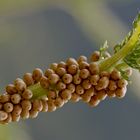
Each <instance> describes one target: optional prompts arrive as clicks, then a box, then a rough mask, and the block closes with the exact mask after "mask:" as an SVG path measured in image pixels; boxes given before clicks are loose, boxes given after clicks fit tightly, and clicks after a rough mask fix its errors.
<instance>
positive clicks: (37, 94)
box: [28, 83, 48, 99]
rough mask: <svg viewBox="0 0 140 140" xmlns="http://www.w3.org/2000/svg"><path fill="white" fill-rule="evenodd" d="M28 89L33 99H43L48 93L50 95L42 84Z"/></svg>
mask: <svg viewBox="0 0 140 140" xmlns="http://www.w3.org/2000/svg"><path fill="white" fill-rule="evenodd" d="M28 89H30V90H31V91H32V93H33V98H32V99H38V98H41V97H43V96H46V95H47V93H48V91H47V89H44V88H42V87H41V85H40V83H37V84H35V85H32V86H29V87H28Z"/></svg>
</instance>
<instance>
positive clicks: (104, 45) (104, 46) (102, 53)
mask: <svg viewBox="0 0 140 140" xmlns="http://www.w3.org/2000/svg"><path fill="white" fill-rule="evenodd" d="M108 48H109V46H108V43H107V40H106V41H105V42H104V44H103V46H102V47H101V48H100V50H99V51H100V59H102V58H104V56H105V53H106V52H107V49H108Z"/></svg>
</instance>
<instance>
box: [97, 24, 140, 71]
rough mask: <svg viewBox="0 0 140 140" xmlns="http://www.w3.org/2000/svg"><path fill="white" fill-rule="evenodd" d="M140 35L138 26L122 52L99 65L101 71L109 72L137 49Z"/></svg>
mask: <svg viewBox="0 0 140 140" xmlns="http://www.w3.org/2000/svg"><path fill="white" fill-rule="evenodd" d="M139 34H140V26H138V27H137V28H136V29H135V30H134V31H133V34H132V36H131V38H130V39H129V41H128V42H127V43H126V44H125V45H124V46H123V47H122V49H121V50H120V51H118V52H117V53H115V54H114V55H113V56H112V57H110V58H108V59H107V60H105V61H102V62H101V63H100V64H99V67H100V70H101V71H104V70H108V69H110V68H111V67H113V66H114V65H116V64H117V63H118V62H120V61H121V60H122V59H123V58H124V57H125V56H126V55H128V53H129V52H130V51H131V50H132V49H133V48H134V47H135V45H134V44H135V43H136V42H137V41H138V39H139Z"/></svg>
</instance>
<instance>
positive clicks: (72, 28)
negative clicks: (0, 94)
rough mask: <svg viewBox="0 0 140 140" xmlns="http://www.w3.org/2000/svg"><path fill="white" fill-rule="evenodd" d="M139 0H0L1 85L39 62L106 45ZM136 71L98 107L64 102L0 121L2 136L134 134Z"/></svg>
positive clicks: (105, 139)
mask: <svg viewBox="0 0 140 140" xmlns="http://www.w3.org/2000/svg"><path fill="white" fill-rule="evenodd" d="M139 10H140V1H139V0H133V1H131V0H12V1H11V0H0V64H1V66H0V84H1V86H0V88H1V91H3V90H4V86H5V85H6V84H8V83H11V81H13V80H14V79H15V78H17V77H22V75H23V74H24V73H25V72H31V71H32V70H33V69H34V68H36V67H40V68H42V69H43V70H45V68H47V67H48V66H49V64H50V63H53V62H59V61H61V60H65V59H66V58H68V57H75V58H77V57H78V56H79V55H86V56H89V55H90V54H91V53H92V52H93V51H94V50H97V49H99V47H100V46H101V45H102V44H103V42H104V41H105V40H108V43H109V45H110V46H111V47H110V50H112V47H113V46H114V45H115V44H116V43H118V42H119V41H121V40H122V39H123V38H124V37H125V35H126V34H127V32H128V31H129V30H130V29H131V28H132V21H133V19H134V18H135V16H136V15H137V13H138V11H139ZM139 80H140V74H139V73H138V72H136V71H135V72H134V74H133V78H132V84H131V85H130V86H129V90H128V92H127V95H126V97H125V98H124V99H122V100H118V99H111V100H110V99H107V100H105V101H104V102H102V103H101V104H100V105H99V106H98V107H96V108H90V107H88V106H87V105H86V104H84V103H82V102H80V103H76V104H72V103H68V104H66V105H65V106H64V107H63V108H62V109H58V110H57V111H55V112H53V113H41V114H40V115H39V117H38V118H37V119H33V120H27V121H21V122H20V123H12V124H9V125H7V126H0V140H22V139H26V140H87V139H92V140H111V139H113V140H118V139H119V140H132V139H133V140H138V139H140V133H139V130H140V121H139V118H140V108H139V106H140V93H139V90H140V86H139Z"/></svg>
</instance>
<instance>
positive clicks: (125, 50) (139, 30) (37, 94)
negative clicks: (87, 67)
mask: <svg viewBox="0 0 140 140" xmlns="http://www.w3.org/2000/svg"><path fill="white" fill-rule="evenodd" d="M139 35H140V26H137V27H136V28H135V29H134V30H133V34H132V36H131V38H130V39H129V40H128V42H127V43H126V44H125V45H124V46H123V47H122V48H121V49H120V50H119V51H118V52H117V53H115V54H114V55H113V56H112V57H110V58H108V59H106V60H103V61H101V62H100V63H99V67H100V71H105V70H109V69H111V68H113V67H114V66H115V67H116V68H117V69H125V68H127V67H129V66H128V65H127V64H126V63H125V62H123V61H122V60H123V58H124V57H125V56H126V55H128V54H129V52H130V51H132V50H133V49H134V47H135V43H136V42H137V41H138V39H139ZM52 88H55V87H52ZM28 89H30V90H31V91H32V92H33V99H36V98H41V97H42V96H47V93H48V90H47V89H44V88H42V87H41V85H40V83H37V84H35V85H33V86H29V87H28Z"/></svg>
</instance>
